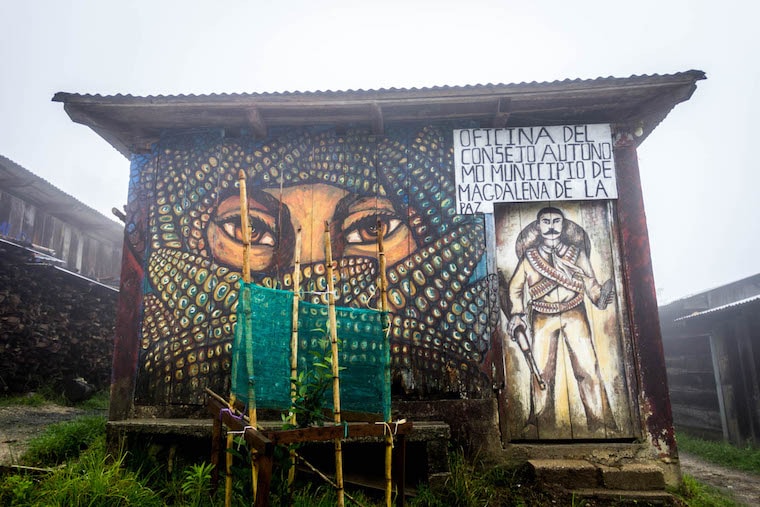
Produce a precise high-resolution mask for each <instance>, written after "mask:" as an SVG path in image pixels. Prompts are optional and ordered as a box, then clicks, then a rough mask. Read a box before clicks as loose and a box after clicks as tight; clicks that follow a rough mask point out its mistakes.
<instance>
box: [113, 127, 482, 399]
mask: <svg viewBox="0 0 760 507" xmlns="http://www.w3.org/2000/svg"><path fill="white" fill-rule="evenodd" d="M445 132H446V131H445V130H443V129H437V128H434V127H427V128H423V129H421V130H420V131H416V132H412V131H407V130H402V131H397V132H395V134H396V135H386V136H373V135H370V134H368V133H366V132H359V131H351V132H348V133H347V134H345V135H336V134H335V132H334V131H330V130H321V131H320V130H297V131H288V132H286V133H284V134H283V135H281V136H276V137H270V138H268V139H267V140H264V141H255V140H253V139H252V138H246V137H240V138H236V139H235V138H232V139H231V138H229V137H227V138H223V137H222V136H220V135H213V134H209V133H203V134H197V133H196V134H192V133H191V134H184V135H181V136H175V137H166V138H164V139H163V140H162V142H161V143H160V144H159V146H158V147H157V148H156V149H155V150H154V152H153V155H152V157H150V158H149V160H148V159H146V161H147V162H146V163H144V164H143V165H142V167H141V170H140V173H139V176H138V177H137V178H135V180H136V181H135V180H133V186H135V185H137V186H138V187H139V188H138V189H137V191H136V192H137V194H136V195H138V194H139V198H138V199H136V202H142V203H144V204H143V206H144V207H146V208H147V209H148V216H147V224H148V231H147V240H148V244H147V245H145V247H144V250H143V251H145V255H146V260H145V268H146V283H145V291H144V299H143V303H144V306H143V324H142V343H141V345H142V356H141V359H140V370H139V373H138V379H137V383H138V385H137V392H136V399H137V402H138V403H148V404H176V403H179V404H195V403H201V401H202V400H203V388H204V387H210V388H212V389H213V390H215V391H216V392H219V393H226V392H228V390H229V370H230V361H231V356H230V355H231V347H232V345H231V344H232V338H233V335H234V326H235V319H236V317H235V312H236V309H237V302H238V283H239V280H240V279H241V273H240V263H237V262H229V261H225V260H224V259H226V257H224V256H221V255H219V252H218V250H217V249H215V247H214V244H213V242H214V241H215V239H214V238H212V237H210V234H209V230H210V229H209V226H211V225H212V224H215V225H216V230H217V231H219V230H221V229H223V228H224V227H227V229H226V230H227V231H228V232H229V235H230V236H231V237H234V235H235V232H234V226H232V225H226V226H225V225H222V224H220V222H219V219H218V217H217V213H218V211H219V206H220V203H222V202H225V200H229V199H231V198H233V197H234V196H236V195H238V192H239V190H238V173H239V171H240V170H243V171H244V172H245V175H246V180H247V187H248V189H249V191H250V192H251V194H252V195H260V196H264V197H267V196H268V197H267V199H268V202H265V203H264V204H265V205H266V206H269V209H270V211H269V212H268V213H269V214H270V215H271V216H272V217H276V218H273V220H275V223H274V224H273V225H270V226H268V229H267V230H266V232H265V233H262V232H261V231H260V230H259V231H258V232H257V230H256V225H257V224H259V225H260V227H259V229H262V228H266V227H265V226H264V225H262V224H260V223H259V222H256V220H254V224H253V225H254V235H256V234H261V236H258V237H257V238H255V239H259V241H260V242H261V243H263V244H265V245H266V247H268V248H269V247H271V248H270V249H271V251H272V255H271V257H270V258H267V259H266V260H261V259H255V260H254V264H258V265H260V269H258V270H256V271H254V272H253V273H252V277H253V281H254V282H255V283H257V284H260V285H264V286H268V287H277V288H283V289H286V290H292V288H293V287H292V269H293V266H292V259H293V249H294V236H295V231H293V227H292V225H291V223H290V219H289V211H288V209H287V207H284V206H283V205H282V202H281V201H280V202H278V200H277V196H278V192H280V194H279V195H282V194H281V192H282V191H283V190H285V191H287V189H292V188H296V187H298V186H308V185H312V186H314V185H327V186H329V187H335V188H337V189H340V190H341V193H342V194H345V195H346V196H348V197H347V199H343V200H341V203H345V202H351V199H362V198H365V199H366V198H376V199H382V200H383V201H384V202H390V203H391V204H392V207H393V211H394V216H381V215H388V214H389V212H388V210H387V209H385V210H383V212H382V213H380V212H378V213H377V215H376V216H375V215H373V214H372V213H369V214H368V217H367V219H366V220H367V224H369V223H372V224H376V223H377V219H378V218H381V219H384V221H385V224H386V226H387V227H388V231H387V232H388V233H389V234H393V233H394V231H395V229H396V228H399V227H403V228H405V230H406V233H407V234H408V235H409V238H410V240H409V241H408V245H409V248H408V249H406V250H405V252H404V254H403V257H402V258H400V260H396V261H395V262H393V263H392V264H389V265H388V267H387V277H388V299H389V304H390V310H391V319H390V322H391V334H390V341H391V357H392V359H391V361H392V372H393V373H392V375H393V385H394V390H395V392H396V393H397V394H398V393H404V394H406V395H410V396H421V395H440V396H447V397H451V396H459V397H482V396H484V395H485V393H486V391H487V390H488V389H489V386H488V381H487V375H486V374H485V372H486V370H487V368H486V367H484V358H485V356H486V354H487V352H488V349H489V341H490V329H492V326H493V319H494V318H496V314H497V311H496V307H495V306H496V304H495V301H496V299H497V298H496V297H494V287H492V286H490V285H493V284H489V282H488V278H487V277H485V276H484V275H485V274H484V273H482V272H481V271H482V268H480V269H479V267H478V266H479V264H480V263H481V260H482V257H483V255H484V250H485V239H484V225H483V221H482V218H481V217H479V216H475V215H457V214H456V208H455V185H454V180H453V162H452V149H451V147H450V142H446V141H445V139H446V137H445V136H446V134H445ZM449 132H450V130H449ZM447 146H448V148H447ZM132 191H133V192H135V189H134V188H133V189H132ZM257 193H258V194H257ZM267 199H261V201H262V202H264V201H267ZM230 202H231V201H230ZM316 205H319V203H317V204H316ZM341 205H343V204H341ZM341 205H338V208H340V207H341ZM137 206H139V205H137ZM340 213H341V210H340V209H336V210H335V213H334V214H335V215H336V216H337V215H339V214H340ZM237 218H238V219H239V212H238V215H237ZM319 225H320V224H316V225H315V227H317V226H319ZM129 230H130V228H129V224H128V228H127V231H128V232H129ZM342 232H343V231H340V230H338V229H337V228H335V227H333V228H331V237H332V244H333V249H334V255H333V256H334V259H335V261H336V267H337V269H336V272H335V277H336V279H337V280H336V283H335V288H336V290H337V293H338V298H337V304H338V305H341V306H357V307H368V306H369V307H374V308H377V307H378V294H377V289H376V287H377V278H378V263H377V259H376V256H375V255H349V254H348V252H349V249H348V248H347V245H348V244H349V243H350V238H349V239H347V238H346V237H345V235H344V234H343V233H342ZM361 233H362V234H365V235H366V234H371V233H372V227H369V226H367V227H365V228H364V230H363V231H361ZM353 234H354V235H356V234H359V232H356V231H354V232H353ZM132 239H133V241H132V247H133V248H134V249H136V250H139V249H141V248H142V246H143V245H142V240H141V239H140V238H139V237H136V236H134V237H133V238H132ZM344 252H346V253H344ZM223 258H224V259H223ZM301 278H302V285H301V288H302V290H304V291H306V293H305V299H306V300H309V301H313V302H325V301H326V300H325V296H324V294H320V291H324V290H325V289H326V287H327V284H326V273H325V268H324V263H323V262H322V261H319V262H313V263H308V262H307V263H304V264H302V265H301Z"/></svg>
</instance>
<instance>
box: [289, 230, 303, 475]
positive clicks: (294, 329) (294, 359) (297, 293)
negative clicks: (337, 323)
mask: <svg viewBox="0 0 760 507" xmlns="http://www.w3.org/2000/svg"><path fill="white" fill-rule="evenodd" d="M293 257H294V258H293V316H292V320H291V333H290V403H291V405H295V402H296V396H297V394H298V393H297V392H296V389H297V387H298V386H297V382H298V307H299V304H300V302H301V228H300V227H299V228H298V230H297V231H296V249H295V254H294V256H293ZM297 422H298V421H297V418H296V411H295V408H294V407H293V406H291V411H290V424H292V425H293V426H294V427H295V426H296V424H297ZM295 478H296V451H295V449H291V450H290V469H289V470H288V486H292V485H293V481H294V480H295Z"/></svg>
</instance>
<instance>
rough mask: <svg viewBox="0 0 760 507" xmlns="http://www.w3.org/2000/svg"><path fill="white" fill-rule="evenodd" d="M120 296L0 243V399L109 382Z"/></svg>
mask: <svg viewBox="0 0 760 507" xmlns="http://www.w3.org/2000/svg"><path fill="white" fill-rule="evenodd" d="M118 295H119V294H118V291H116V290H114V289H112V288H110V287H106V286H104V285H101V284H98V283H95V282H92V281H91V280H88V279H86V278H83V277H81V276H79V275H77V274H74V273H70V272H67V271H65V270H61V269H58V268H56V267H54V266H50V265H45V264H42V263H39V262H37V261H36V260H35V257H34V255H33V254H32V253H31V252H30V251H29V250H27V249H25V248H22V247H19V246H16V245H13V244H11V243H8V242H2V243H0V393H7V394H10V393H21V392H26V391H29V390H34V389H38V388H39V387H40V386H45V385H52V386H54V387H56V388H59V387H60V386H61V384H62V382H64V381H66V380H68V379H71V378H76V377H83V378H85V379H86V380H87V381H88V382H89V383H91V384H94V385H95V386H96V387H98V388H101V389H103V388H108V386H109V385H110V380H111V358H112V354H113V330H114V322H115V315H116V302H117V299H118Z"/></svg>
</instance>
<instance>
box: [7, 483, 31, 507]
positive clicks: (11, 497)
mask: <svg viewBox="0 0 760 507" xmlns="http://www.w3.org/2000/svg"><path fill="white" fill-rule="evenodd" d="M33 487H34V481H32V480H31V479H30V478H28V477H26V476H24V475H9V476H8V477H5V478H4V479H3V481H2V482H0V504H2V505H8V506H15V505H28V503H29V499H30V497H31V494H32V488H33Z"/></svg>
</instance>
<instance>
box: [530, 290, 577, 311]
mask: <svg viewBox="0 0 760 507" xmlns="http://www.w3.org/2000/svg"><path fill="white" fill-rule="evenodd" d="M581 303H583V293H580V294H577V295H576V296H575V297H574V298H573V299H571V300H569V301H562V302H559V303H547V302H545V301H536V300H533V301H531V302H530V304H531V307H532V308H533V310H534V311H536V312H538V313H562V312H566V311H567V310H572V309H573V308H575V307H576V306H578V305H580V304H581Z"/></svg>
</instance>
